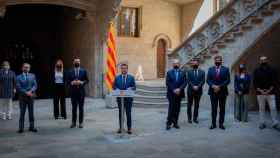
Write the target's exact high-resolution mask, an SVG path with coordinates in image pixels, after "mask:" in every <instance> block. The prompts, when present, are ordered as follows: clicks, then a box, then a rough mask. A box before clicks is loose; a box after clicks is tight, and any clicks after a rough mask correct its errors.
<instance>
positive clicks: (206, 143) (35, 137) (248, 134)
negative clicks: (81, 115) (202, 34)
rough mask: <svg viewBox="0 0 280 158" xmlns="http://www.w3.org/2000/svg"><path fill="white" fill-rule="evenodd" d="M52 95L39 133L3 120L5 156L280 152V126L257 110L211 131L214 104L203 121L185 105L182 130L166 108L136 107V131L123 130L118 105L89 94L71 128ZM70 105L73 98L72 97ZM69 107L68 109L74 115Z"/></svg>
mask: <svg viewBox="0 0 280 158" xmlns="http://www.w3.org/2000/svg"><path fill="white" fill-rule="evenodd" d="M51 104H52V103H51V101H50V100H40V101H39V100H38V101H37V102H36V106H35V111H36V115H35V116H36V124H37V127H38V129H39V132H38V133H35V134H34V133H30V132H25V133H24V134H22V135H20V134H17V133H16V130H17V126H18V117H17V115H18V108H16V107H17V103H16V102H15V118H14V119H13V120H11V121H2V120H1V121H0V157H1V158H19V157H20V158H66V157H67V158H87V157H89V158H106V157H108V158H109V157H115V158H119V157H122V158H135V157H139V158H140V157H141V158H165V157H168V158H170V157H172V158H180V157H182V158H208V157H209V158H236V157H238V158H266V157H267V158H268V157H269V158H279V157H280V132H278V131H276V130H273V129H271V128H267V129H265V130H262V131H261V130H259V129H258V128H257V120H258V118H257V113H254V112H253V113H250V122H249V123H236V122H234V121H232V117H231V115H229V113H227V116H228V117H227V121H226V127H227V129H226V130H225V131H222V130H219V129H216V130H213V131H210V130H209V129H208V126H209V121H210V120H209V116H210V112H209V108H206V107H207V106H206V105H204V106H202V108H201V110H200V124H198V125H190V124H188V123H186V109H185V108H182V111H181V118H180V125H181V129H180V130H175V129H172V130H171V131H166V130H165V118H166V112H167V110H166V109H164V108H155V109H153V108H149V109H143V108H137V109H136V108H134V109H133V125H134V129H135V130H134V134H133V135H132V136H128V135H123V136H121V135H118V134H115V131H116V130H117V127H118V126H117V123H118V122H117V119H116V118H117V110H116V109H106V108H104V107H105V105H104V104H105V103H104V101H103V100H98V99H97V100H93V99H87V100H86V117H85V128H84V129H78V128H77V129H70V128H69V125H70V119H68V120H66V121H65V120H58V121H55V120H54V119H53V118H52V107H51ZM68 105H69V102H68ZM70 110H71V108H70V107H69V108H68V111H69V112H68V114H69V118H70Z"/></svg>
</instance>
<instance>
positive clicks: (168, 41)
mask: <svg viewBox="0 0 280 158" xmlns="http://www.w3.org/2000/svg"><path fill="white" fill-rule="evenodd" d="M159 40H164V41H165V42H166V47H167V48H168V49H170V48H172V41H171V39H170V38H169V36H168V35H166V34H164V33H161V34H158V35H156V36H155V38H154V40H153V45H152V46H153V48H154V47H156V46H157V44H158V41H159Z"/></svg>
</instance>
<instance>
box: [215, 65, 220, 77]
mask: <svg viewBox="0 0 280 158" xmlns="http://www.w3.org/2000/svg"><path fill="white" fill-rule="evenodd" d="M215 79H216V80H220V69H219V68H216V76H215Z"/></svg>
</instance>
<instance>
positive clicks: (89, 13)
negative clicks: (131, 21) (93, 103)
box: [0, 0, 121, 97]
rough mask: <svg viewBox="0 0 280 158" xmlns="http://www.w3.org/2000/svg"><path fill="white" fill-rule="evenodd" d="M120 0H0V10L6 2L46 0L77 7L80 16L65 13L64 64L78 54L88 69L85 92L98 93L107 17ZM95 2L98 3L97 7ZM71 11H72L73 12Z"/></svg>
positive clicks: (41, 1) (44, 1)
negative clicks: (80, 12)
mask: <svg viewBox="0 0 280 158" xmlns="http://www.w3.org/2000/svg"><path fill="white" fill-rule="evenodd" d="M120 1H121V0H94V1H93V0H92V1H88V0H0V13H1V14H2V13H3V11H4V10H5V9H3V8H5V7H6V6H8V5H21V4H50V5H61V6H67V7H72V8H76V9H80V10H81V11H82V12H83V13H84V14H83V16H82V18H80V19H75V15H68V16H69V17H68V16H67V17H66V18H68V19H65V24H64V29H65V30H64V42H63V43H64V46H63V52H64V57H65V61H66V66H67V67H71V66H72V58H73V56H80V57H81V60H82V65H83V66H84V67H85V68H87V69H88V70H89V78H90V83H89V87H88V95H89V96H92V97H102V96H103V95H104V93H103V90H104V86H103V71H104V70H103V69H104V64H103V62H104V61H103V53H104V49H103V48H104V45H105V44H106V38H107V36H106V35H107V29H108V24H109V21H111V20H112V18H113V17H114V16H115V14H116V10H117V8H118V6H119V5H120ZM97 6H98V7H97ZM73 14H75V13H73Z"/></svg>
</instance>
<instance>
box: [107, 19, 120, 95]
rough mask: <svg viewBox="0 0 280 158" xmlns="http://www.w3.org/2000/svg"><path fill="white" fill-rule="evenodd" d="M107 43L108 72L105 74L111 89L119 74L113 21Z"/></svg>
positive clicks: (108, 86)
mask: <svg viewBox="0 0 280 158" xmlns="http://www.w3.org/2000/svg"><path fill="white" fill-rule="evenodd" d="M107 45H108V50H107V61H106V62H107V72H106V76H105V82H106V85H107V88H108V90H109V91H111V90H112V88H113V84H114V80H115V77H116V75H117V52H116V40H115V27H114V24H113V23H110V27H109V32H108V41H107Z"/></svg>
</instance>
